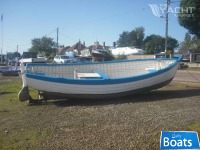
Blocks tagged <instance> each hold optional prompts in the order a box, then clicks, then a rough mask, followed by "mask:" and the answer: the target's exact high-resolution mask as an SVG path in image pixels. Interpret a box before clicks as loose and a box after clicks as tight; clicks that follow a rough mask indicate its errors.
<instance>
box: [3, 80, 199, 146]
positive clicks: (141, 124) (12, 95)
mask: <svg viewBox="0 0 200 150" xmlns="http://www.w3.org/2000/svg"><path fill="white" fill-rule="evenodd" d="M0 85H1V86H0V93H1V94H0V149H2V150H4V149H20V150H21V149H46V150H47V149H48V150H49V149H159V142H160V141H159V140H160V133H161V131H162V130H171V131H173V130H177V131H179V130H180V131H181V130H183V131H184V130H189V131H197V132H199V133H200V112H199V107H200V85H199V84H198V83H192V84H188V83H186V82H185V83H179V82H172V83H171V84H170V85H168V86H166V87H164V88H162V89H159V90H156V91H154V92H150V93H146V94H142V95H135V96H131V97H125V98H118V99H108V100H97V101H94V100H84V101H83V100H67V101H66V100H65V101H63V100H53V101H48V102H47V103H46V104H37V105H28V103H27V102H23V103H22V102H19V100H18V99H17V93H18V92H19V90H20V88H21V82H20V80H16V78H12V79H10V78H5V79H3V80H0ZM31 94H32V96H33V97H37V95H36V94H37V92H36V91H34V90H31Z"/></svg>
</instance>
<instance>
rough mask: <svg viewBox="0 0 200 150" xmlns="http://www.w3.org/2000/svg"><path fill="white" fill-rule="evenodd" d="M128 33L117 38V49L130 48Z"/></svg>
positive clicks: (125, 32)
mask: <svg viewBox="0 0 200 150" xmlns="http://www.w3.org/2000/svg"><path fill="white" fill-rule="evenodd" d="M129 34H130V33H129V32H128V31H124V32H123V33H122V34H120V36H119V40H118V41H117V45H118V46H119V47H127V46H130V41H129V39H130V38H129Z"/></svg>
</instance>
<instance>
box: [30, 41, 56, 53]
mask: <svg viewBox="0 0 200 150" xmlns="http://www.w3.org/2000/svg"><path fill="white" fill-rule="evenodd" d="M55 46H56V43H55V42H54V41H53V39H52V38H49V37H42V38H34V39H33V40H32V47H31V48H30V49H29V52H37V53H41V52H45V54H46V55H47V56H49V55H50V54H51V53H55V50H56V49H55Z"/></svg>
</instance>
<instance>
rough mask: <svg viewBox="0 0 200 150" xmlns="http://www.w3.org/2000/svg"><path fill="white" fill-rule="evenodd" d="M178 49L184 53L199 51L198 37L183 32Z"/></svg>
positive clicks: (199, 40)
mask: <svg viewBox="0 0 200 150" xmlns="http://www.w3.org/2000/svg"><path fill="white" fill-rule="evenodd" d="M178 51H179V53H181V54H185V53H186V52H188V51H189V52H190V53H200V39H198V38H197V37H196V36H195V35H191V34H189V32H187V33H186V34H185V38H184V41H183V42H182V43H181V44H180V47H179V50H178Z"/></svg>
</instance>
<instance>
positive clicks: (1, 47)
mask: <svg viewBox="0 0 200 150" xmlns="http://www.w3.org/2000/svg"><path fill="white" fill-rule="evenodd" d="M1 22H2V41H1V42H2V45H1V63H3V14H2V15H1Z"/></svg>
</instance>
